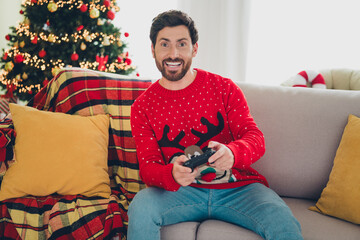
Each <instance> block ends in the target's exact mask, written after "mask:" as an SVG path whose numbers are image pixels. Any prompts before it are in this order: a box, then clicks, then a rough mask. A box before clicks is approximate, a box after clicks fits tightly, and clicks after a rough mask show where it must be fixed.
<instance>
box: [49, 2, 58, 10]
mask: <svg viewBox="0 0 360 240" xmlns="http://www.w3.org/2000/svg"><path fill="white" fill-rule="evenodd" d="M47 8H48V10H49V12H56V10H57V9H58V5H57V4H56V3H54V2H53V1H51V2H49V4H48V6H47Z"/></svg>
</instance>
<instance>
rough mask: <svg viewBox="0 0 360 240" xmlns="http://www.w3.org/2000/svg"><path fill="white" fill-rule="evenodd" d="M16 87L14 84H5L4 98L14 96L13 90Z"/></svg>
mask: <svg viewBox="0 0 360 240" xmlns="http://www.w3.org/2000/svg"><path fill="white" fill-rule="evenodd" d="M15 89H16V86H15V85H14V84H9V85H6V94H5V97H6V98H13V97H14V93H13V92H14V90H15Z"/></svg>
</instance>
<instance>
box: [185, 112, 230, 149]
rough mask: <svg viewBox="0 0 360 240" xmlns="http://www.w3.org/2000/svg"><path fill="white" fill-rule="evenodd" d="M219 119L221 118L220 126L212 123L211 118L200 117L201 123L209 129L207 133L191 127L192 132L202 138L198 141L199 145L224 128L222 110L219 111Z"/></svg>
mask: <svg viewBox="0 0 360 240" xmlns="http://www.w3.org/2000/svg"><path fill="white" fill-rule="evenodd" d="M217 119H218V120H219V125H218V126H216V125H214V124H212V123H210V122H209V120H207V119H206V118H204V117H202V118H201V119H200V121H201V123H202V124H203V125H205V126H206V127H207V129H208V131H207V132H206V133H201V132H199V131H196V130H195V129H191V133H192V134H194V135H195V136H197V137H198V138H200V140H199V141H198V142H197V143H196V145H197V146H199V147H200V146H201V145H202V144H203V143H204V142H206V141H207V140H209V139H211V138H212V137H214V136H216V135H218V134H219V133H221V131H222V130H223V129H224V118H223V116H222V115H221V113H220V112H218V113H217Z"/></svg>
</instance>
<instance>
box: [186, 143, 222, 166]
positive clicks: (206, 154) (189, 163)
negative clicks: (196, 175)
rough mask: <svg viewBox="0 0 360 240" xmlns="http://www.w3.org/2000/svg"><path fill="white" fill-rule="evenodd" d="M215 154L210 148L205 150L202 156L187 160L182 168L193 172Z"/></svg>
mask: <svg viewBox="0 0 360 240" xmlns="http://www.w3.org/2000/svg"><path fill="white" fill-rule="evenodd" d="M215 152H216V151H215V150H213V149H211V148H210V149H208V150H206V151H205V152H204V153H203V154H201V155H198V156H195V157H192V158H191V159H189V160H187V161H186V162H184V165H183V166H185V167H189V168H191V170H192V171H194V169H195V168H196V167H198V166H200V165H203V164H205V163H207V162H208V160H209V158H210V157H211V156H212V155H214V153H215Z"/></svg>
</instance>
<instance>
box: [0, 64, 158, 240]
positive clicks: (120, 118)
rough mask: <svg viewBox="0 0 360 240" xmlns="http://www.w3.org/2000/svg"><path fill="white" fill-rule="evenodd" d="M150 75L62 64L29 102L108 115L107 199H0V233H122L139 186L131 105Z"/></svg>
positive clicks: (5, 152)
mask: <svg viewBox="0 0 360 240" xmlns="http://www.w3.org/2000/svg"><path fill="white" fill-rule="evenodd" d="M150 84H151V81H150V80H141V79H134V78H129V77H125V76H120V75H117V74H111V73H104V72H98V71H92V70H85V69H80V68H68V69H64V70H63V71H61V73H59V74H58V75H57V77H55V78H54V79H52V80H51V81H50V82H49V84H48V85H47V86H46V87H44V88H43V89H42V90H41V91H40V92H39V93H38V94H37V95H36V96H35V97H34V99H33V100H32V101H30V103H29V104H28V105H30V106H33V107H35V108H37V109H40V110H46V111H52V112H64V113H67V114H78V115H83V116H89V115H96V114H109V115H110V129H109V131H110V137H109V156H108V165H109V176H110V180H111V189H112V194H111V196H110V198H109V199H101V198H85V197H84V196H81V195H77V196H60V195H56V194H54V195H51V196H47V197H33V196H29V197H24V198H18V199H10V200H6V201H3V202H0V236H1V237H2V238H1V239H110V238H111V237H115V236H116V237H118V238H119V239H126V228H127V214H126V212H127V209H128V205H129V203H130V202H131V200H132V199H133V197H134V195H135V194H136V193H137V192H138V191H139V190H140V189H142V188H143V187H144V184H143V183H142V182H141V181H140V179H139V175H138V164H137V158H136V150H135V143H134V140H133V138H132V135H131V127H130V107H131V105H132V103H133V102H134V100H135V99H136V98H137V97H138V96H139V95H140V94H141V93H142V92H143V91H144V90H145V89H146V88H148V87H149V86H150ZM15 137H16V134H15V132H14V129H13V126H12V122H11V118H7V119H5V120H3V122H1V123H0V164H1V166H0V176H1V175H3V174H4V172H5V171H6V169H7V168H8V167H9V164H10V163H11V162H12V161H13V153H12V147H13V144H14V140H15ZM1 173H2V174H1Z"/></svg>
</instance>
